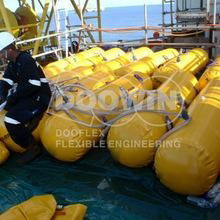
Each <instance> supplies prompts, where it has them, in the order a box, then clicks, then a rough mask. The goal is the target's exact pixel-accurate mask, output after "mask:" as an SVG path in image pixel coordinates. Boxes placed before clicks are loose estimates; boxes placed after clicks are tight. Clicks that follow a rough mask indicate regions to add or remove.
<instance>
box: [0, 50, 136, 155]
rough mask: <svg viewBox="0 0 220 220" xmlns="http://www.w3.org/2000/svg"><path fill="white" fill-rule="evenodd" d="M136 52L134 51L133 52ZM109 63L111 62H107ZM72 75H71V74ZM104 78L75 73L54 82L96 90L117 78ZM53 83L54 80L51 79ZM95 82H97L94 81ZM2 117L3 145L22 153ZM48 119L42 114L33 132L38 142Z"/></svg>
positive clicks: (0, 125)
mask: <svg viewBox="0 0 220 220" xmlns="http://www.w3.org/2000/svg"><path fill="white" fill-rule="evenodd" d="M135 51H136V50H134V52H135ZM109 62H111V61H109ZM71 75H72V74H71ZM105 75H106V76H105V77H103V74H102V73H101V72H99V73H96V74H94V77H93V78H92V79H93V80H91V78H85V76H84V75H83V74H81V73H77V72H75V77H70V76H69V75H68V74H62V75H61V76H57V78H56V80H57V81H58V82H61V81H62V80H63V81H66V80H67V82H66V83H76V82H78V83H81V84H82V85H83V86H86V87H88V88H89V89H97V88H100V87H101V86H103V85H105V84H108V83H109V82H112V81H113V80H115V79H116V78H117V77H115V75H114V73H113V72H111V74H105ZM81 78H85V79H84V80H81V81H79V79H81ZM68 79H72V80H68ZM53 80H54V81H55V82H56V80H55V78H54V79H53ZM96 80H97V81H96ZM4 116H5V112H2V113H1V114H0V118H2V120H1V122H2V123H0V131H1V132H0V133H1V135H0V137H1V138H2V139H3V141H4V143H5V144H6V145H7V147H8V148H9V149H10V150H12V151H15V152H19V153H22V152H24V151H25V149H24V148H22V147H20V146H18V145H17V144H16V143H15V142H14V141H13V140H12V139H11V137H10V136H9V134H8V131H7V129H6V127H5V124H4ZM48 117H49V115H48V114H44V117H43V118H42V120H41V121H40V123H39V125H38V126H37V128H36V129H35V130H34V132H33V135H34V137H35V139H36V140H38V141H39V139H40V137H39V136H40V133H41V131H42V128H43V126H44V122H45V121H46V119H47V118H48Z"/></svg>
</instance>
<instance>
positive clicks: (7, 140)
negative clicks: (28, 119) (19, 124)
mask: <svg viewBox="0 0 220 220" xmlns="http://www.w3.org/2000/svg"><path fill="white" fill-rule="evenodd" d="M5 114H6V111H1V112H0V140H1V141H2V142H4V144H5V145H6V146H7V148H8V149H9V150H11V151H14V152H16V153H23V152H24V151H25V149H24V148H22V147H21V146H19V145H17V144H16V143H15V142H14V141H13V140H12V139H11V137H10V135H9V133H8V130H7V128H6V127H5V123H4V118H5ZM47 117H48V115H47V114H44V116H43V118H42V119H41V121H40V122H39V124H38V126H37V128H36V129H35V130H34V131H33V136H34V138H35V140H37V141H39V140H40V134H39V133H40V131H41V129H42V126H43V124H44V121H45V120H46V118H47Z"/></svg>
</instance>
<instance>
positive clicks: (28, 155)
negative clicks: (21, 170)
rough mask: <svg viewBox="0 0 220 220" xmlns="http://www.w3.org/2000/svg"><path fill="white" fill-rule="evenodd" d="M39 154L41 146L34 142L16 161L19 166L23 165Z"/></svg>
mask: <svg viewBox="0 0 220 220" xmlns="http://www.w3.org/2000/svg"><path fill="white" fill-rule="evenodd" d="M40 154H41V146H40V145H39V144H38V143H37V142H36V141H35V140H34V141H32V143H30V145H29V146H28V148H27V149H26V151H25V152H24V153H23V154H22V155H21V158H20V159H18V160H17V162H18V163H19V164H25V163H28V162H31V161H33V160H34V159H35V158H36V157H38V156H39V155H40Z"/></svg>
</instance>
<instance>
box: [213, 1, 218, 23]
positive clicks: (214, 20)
mask: <svg viewBox="0 0 220 220" xmlns="http://www.w3.org/2000/svg"><path fill="white" fill-rule="evenodd" d="M216 11H217V0H214V15H213V24H214V25H215V24H216Z"/></svg>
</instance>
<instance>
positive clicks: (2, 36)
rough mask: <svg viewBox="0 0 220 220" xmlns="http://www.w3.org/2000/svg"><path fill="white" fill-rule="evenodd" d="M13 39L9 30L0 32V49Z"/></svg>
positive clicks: (12, 41)
mask: <svg viewBox="0 0 220 220" xmlns="http://www.w3.org/2000/svg"><path fill="white" fill-rule="evenodd" d="M15 40H16V39H15V38H14V36H13V35H12V34H10V33H9V32H0V51H1V50H2V49H4V48H5V47H7V46H9V45H10V44H13V43H14V42H15Z"/></svg>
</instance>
